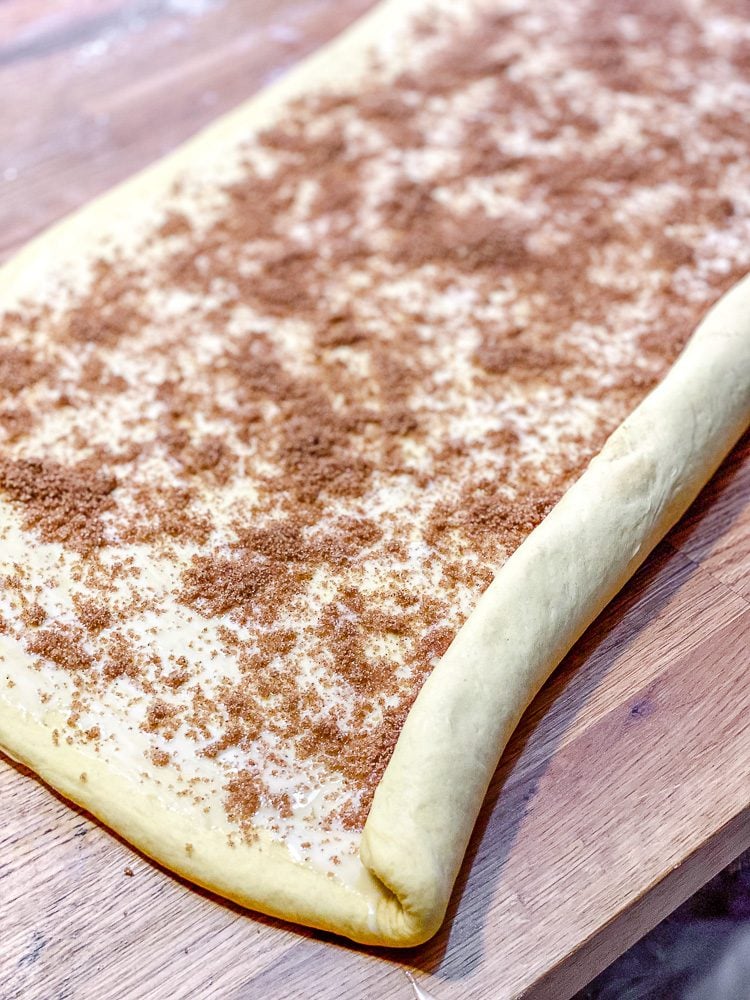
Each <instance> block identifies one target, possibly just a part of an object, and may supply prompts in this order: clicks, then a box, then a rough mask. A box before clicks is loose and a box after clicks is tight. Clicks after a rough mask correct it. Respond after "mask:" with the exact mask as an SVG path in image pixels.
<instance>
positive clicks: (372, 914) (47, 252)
mask: <svg viewBox="0 0 750 1000" xmlns="http://www.w3.org/2000/svg"><path fill="white" fill-rule="evenodd" d="M422 6H423V3H422V0H409V2H408V3H403V2H400V0H386V2H384V3H381V4H379V5H378V6H377V7H376V8H375V9H374V10H373V11H372V12H371V13H370V14H368V15H367V16H365V17H364V18H363V19H361V20H360V21H358V22H357V23H356V24H355V25H354V27H353V28H351V29H349V31H347V32H345V33H344V35H342V36H340V37H339V38H338V39H336V40H335V41H334V42H333V43H331V44H330V45H329V46H326V47H325V48H324V49H323V50H321V51H320V52H318V53H317V54H315V55H314V56H312V57H311V58H309V59H308V60H307V61H305V62H304V63H303V64H302V65H301V66H299V67H298V68H297V69H295V70H293V71H292V72H291V73H290V74H289V75H287V76H286V77H284V78H283V79H282V80H281V81H280V82H279V83H277V84H276V85H274V86H273V87H271V88H269V89H268V90H266V91H264V92H263V93H261V94H260V95H259V96H258V97H255V98H253V99H252V100H250V101H248V102H247V103H246V104H244V105H242V106H241V107H240V108H239V109H237V110H236V111H233V112H231V113H230V114H228V115H226V116H225V117H223V118H221V119H220V120H219V121H218V122H217V123H215V124H214V125H211V126H209V127H208V128H207V129H206V130H204V131H203V132H202V133H200V134H199V135H198V136H197V137H196V138H194V139H192V140H190V141H189V142H187V143H186V144H185V145H183V146H182V147H180V148H179V149H178V150H177V151H176V152H174V153H172V154H170V155H169V156H167V157H166V158H165V159H163V160H161V161H159V162H158V163H157V164H156V165H154V166H152V167H149V168H147V169H146V170H145V171H143V172H142V173H140V174H138V175H137V176H136V177H135V178H133V179H131V180H129V181H126V182H125V183H124V184H122V185H120V186H119V187H117V188H115V189H114V190H113V191H112V192H109V193H107V194H105V195H104V196H102V197H100V198H98V199H96V200H95V201H93V202H91V203H90V204H89V205H88V206H86V207H84V208H83V209H82V210H80V211H79V212H77V213H75V214H74V215H72V216H70V217H69V218H68V219H66V220H64V221H63V222H61V223H59V224H57V225H56V226H53V227H52V228H51V229H50V230H48V231H47V232H46V233H45V234H43V235H42V236H41V237H38V238H37V239H35V240H33V241H32V242H31V243H30V244H28V245H27V246H26V248H25V249H23V250H22V251H21V252H20V253H19V254H17V255H16V256H15V257H14V258H13V259H12V260H11V261H10V262H9V263H7V264H6V265H5V266H4V267H3V268H1V269H0V308H10V307H12V306H13V304H14V303H16V302H18V301H20V300H22V299H23V298H24V296H26V295H28V294H29V293H31V292H32V291H34V290H35V289H38V287H39V282H40V278H41V277H43V276H45V275H47V274H49V275H54V274H55V273H56V271H57V269H58V266H59V262H60V261H65V262H66V267H70V266H72V267H73V268H75V266H76V260H77V259H78V258H80V256H81V252H80V248H81V247H82V246H86V247H90V248H91V249H92V251H93V252H99V251H101V248H102V245H103V241H105V240H106V236H107V234H108V233H117V234H118V236H119V235H120V234H122V233H126V234H127V233H128V232H132V233H133V234H134V235H137V233H138V230H139V225H144V226H145V225H146V224H147V222H148V220H149V218H150V217H153V212H154V210H158V206H159V203H160V201H161V199H162V198H163V196H164V194H165V193H166V192H167V191H168V190H169V189H170V187H171V186H172V184H173V182H174V180H175V178H176V176H177V175H178V174H180V173H182V172H183V171H184V170H185V167H186V166H187V167H188V169H189V172H190V173H191V174H192V175H193V176H197V177H200V176H201V175H202V173H204V172H206V173H210V174H211V175H220V174H221V172H222V171H224V170H226V169H231V161H232V154H233V152H235V151H236V147H237V143H238V141H239V140H241V139H242V138H243V137H244V136H246V135H247V134H248V133H249V132H251V131H253V130H255V129H257V128H261V127H263V126H265V125H267V124H270V123H271V122H272V121H273V120H274V119H275V118H277V117H278V115H279V114H280V113H281V112H283V108H284V106H285V103H286V102H287V101H288V100H289V99H291V98H293V97H294V96H296V95H300V94H303V93H306V92H309V91H310V90H311V89H313V88H319V87H322V88H325V86H326V83H327V82H328V83H329V84H330V83H333V85H336V84H337V83H338V82H339V80H340V78H341V77H344V78H346V79H347V80H351V79H354V78H356V76H357V74H358V73H359V72H360V70H361V67H362V66H363V65H364V58H363V53H364V52H365V50H366V49H368V48H370V46H371V45H372V44H373V43H378V41H379V40H381V39H387V40H388V44H389V45H397V44H399V43H398V41H397V39H398V38H399V35H401V34H403V33H400V32H399V31H398V22H399V21H401V20H402V19H408V18H409V17H410V16H411V14H412V13H413V12H414V11H415V10H419V9H420V8H421V7H422ZM331 67H334V68H335V69H334V72H333V73H332V72H331ZM228 165H229V166H228ZM71 262H72V263H71ZM749 422H750V277H748V278H746V279H744V280H743V281H742V282H740V283H739V284H738V285H736V286H735V287H734V288H733V289H732V290H731V291H730V292H729V293H728V294H726V295H725V296H724V297H723V298H722V299H721V300H720V301H719V303H717V305H715V306H714V308H713V309H712V310H711V311H710V312H709V313H708V315H707V317H706V318H705V319H704V321H703V322H702V323H701V325H700V326H699V327H698V329H697V331H696V332H695V333H694V334H693V336H692V338H691V340H690V341H689V343H688V345H687V346H686V348H685V350H684V351H683V353H682V355H681V356H680V358H679V359H678V360H677V362H676V363H675V365H674V366H673V368H672V369H671V370H670V372H669V373H668V374H667V376H666V377H665V379H664V380H663V381H662V382H661V383H660V385H659V386H657V388H656V389H655V390H654V391H653V392H651V393H650V395H649V396H647V397H646V399H645V400H644V401H643V402H642V403H641V404H640V406H638V407H637V409H636V410H634V411H633V412H632V413H631V414H630V416H629V417H628V418H627V419H626V420H625V421H624V423H623V424H622V425H621V426H620V427H619V428H618V429H617V430H616V431H615V432H614V434H612V436H611V437H610V438H609V440H608V441H607V443H606V444H605V446H604V448H603V449H602V451H601V452H600V453H599V455H598V456H597V457H596V458H595V459H594V460H593V461H592V462H591V464H590V465H589V467H588V469H587V470H586V472H585V473H584V474H583V475H582V476H581V478H580V479H579V480H578V481H577V482H576V483H575V484H574V486H572V487H571V489H570V490H569V491H568V492H567V493H566V494H565V496H564V497H563V498H562V499H561V500H560V502H559V503H558V504H557V506H556V507H555V508H554V509H553V510H552V511H551V512H550V514H549V515H548V516H547V517H546V518H545V520H544V521H543V522H542V523H541V524H540V525H539V526H538V527H537V528H536V529H535V530H534V531H533V532H532V534H531V535H530V536H529V537H528V538H527V539H526V541H525V542H524V543H523V544H522V545H521V546H520V547H519V548H518V549H517V550H516V552H515V553H514V554H513V555H512V556H511V558H510V559H509V560H508V561H507V562H506V563H505V565H504V566H503V567H502V569H501V570H500V572H499V573H498V574H497V576H496V578H495V580H494V581H493V583H492V584H491V585H490V587H489V588H488V589H487V591H486V592H485V594H484V595H483V597H482V598H481V600H480V601H479V602H478V604H477V606H476V608H475V610H474V611H473V613H472V614H471V616H470V618H469V619H468V621H467V622H466V624H465V625H464V627H463V628H462V629H461V630H460V632H459V633H458V635H457V636H456V638H455V639H454V641H453V643H452V645H451V647H450V648H449V650H448V651H447V653H446V654H445V656H444V657H443V658H442V660H441V662H440V663H439V665H438V666H437V667H436V668H435V670H434V671H433V672H432V674H431V675H430V677H429V678H428V680H427V682H426V684H425V685H424V687H423V689H422V691H421V693H420V695H419V697H418V698H417V700H416V702H415V704H414V706H413V708H412V710H411V712H410V714H409V716H408V718H407V720H406V723H405V725H404V728H403V730H402V732H401V735H400V737H399V740H398V742H397V745H396V749H395V752H394V755H393V757H392V759H391V762H390V764H389V766H388V768H387V769H386V772H385V774H384V776H383V779H382V781H381V783H380V785H379V786H378V789H377V791H376V794H375V798H374V802H373V805H372V809H371V812H370V815H369V817H368V820H367V823H366V825H365V828H364V831H363V834H362V841H361V846H360V856H361V859H362V861H363V863H364V865H365V866H366V868H367V869H368V871H369V873H370V875H369V876H368V875H367V873H365V872H363V877H362V879H361V885H359V886H358V887H357V888H356V889H354V888H349V887H347V886H345V885H343V884H342V883H341V882H340V881H338V880H337V879H335V878H329V877H327V876H326V875H325V873H324V872H322V871H319V870H316V869H313V868H311V867H308V866H305V865H303V864H299V863H297V862H295V861H294V860H293V858H292V856H291V855H290V854H289V853H288V851H287V850H286V848H285V847H284V846H283V845H281V844H279V843H275V842H273V841H272V840H271V839H270V838H269V837H267V836H266V835H264V834H263V833H261V834H259V836H258V839H257V840H255V841H254V842H253V843H237V844H236V845H235V846H234V847H231V846H230V845H229V843H228V840H227V833H228V830H227V829H225V828H220V829H216V828H208V827H207V826H206V824H205V822H204V823H202V824H193V823H192V822H191V821H190V818H189V817H188V816H187V815H186V814H185V812H184V809H180V810H178V809H177V808H176V800H175V802H174V803H172V804H171V805H170V797H169V794H168V793H166V792H165V791H164V790H161V791H160V792H159V794H158V795H157V794H155V792H153V791H151V792H149V790H148V789H147V788H145V787H144V786H143V784H142V783H140V782H138V781H137V780H136V779H137V776H130V777H129V776H128V775H127V774H126V773H125V772H122V773H120V772H118V771H116V770H114V769H113V768H112V767H110V766H109V765H105V764H104V763H103V762H102V761H100V760H98V759H97V758H96V755H95V754H94V752H93V750H88V749H87V748H85V747H77V746H69V745H67V744H65V743H64V742H61V743H60V744H59V745H57V746H56V745H54V744H53V739H52V729H53V728H54V722H53V721H52V720H50V719H47V718H45V720H44V721H42V720H40V719H36V718H32V717H30V716H28V715H27V714H26V713H24V712H23V711H21V710H19V709H18V708H16V707H15V706H14V705H12V704H11V703H10V702H9V701H8V700H7V699H6V698H5V696H4V694H3V693H2V692H0V746H2V748H4V749H5V750H6V752H7V753H9V754H10V756H11V757H13V758H14V759H16V760H18V761H21V762H23V763H24V764H26V765H27V766H28V767H30V768H31V769H32V770H34V771H35V772H36V773H37V774H38V775H39V776H40V777H41V778H42V779H43V780H44V781H46V782H47V783H48V784H49V785H51V786H52V787H53V788H55V789H57V790H58V791H59V792H61V793H62V794H63V795H64V796H65V797H66V798H69V799H71V800H73V801H74V802H76V803H78V804H79V805H81V806H83V807H84V808H85V809H87V810H88V811H89V812H91V813H92V814H94V815H95V816H97V817H98V818H99V819H100V820H101V821H102V822H103V823H105V824H106V825H107V826H109V827H111V828H112V829H114V830H116V831H117V832H118V833H119V834H120V835H121V836H123V837H125V838H126V839H127V840H128V841H130V842H131V843H132V844H134V845H135V846H136V847H137V848H139V849H140V850H141V851H143V852H144V853H145V854H147V855H148V856H150V857H152V858H154V859H155V860H156V861H158V862H159V863H161V864H163V865H165V866H166V867H167V868H169V869H171V870H173V871H175V872H178V873H179V874H180V875H183V876H184V877H185V878H187V879H189V880H191V881H193V882H196V883H198V884H200V885H202V886H205V887H206V888H208V889H211V890H213V891H215V892H217V893H219V894H220V895H222V896H225V897H227V898H229V899H232V900H234V901H235V902H238V903H240V904H241V905H243V906H247V907H250V908H252V909H255V910H261V911H263V912H264V913H268V914H271V915H274V916H278V917H283V918H285V919H288V920H293V921H296V922H299V923H303V924H307V925H310V926H313V927H319V928H323V929H327V930H331V931H335V932H337V933H339V934H343V935H346V936H347V937H350V938H353V939H354V940H356V941H359V942H362V943H367V944H379V945H389V946H393V945H396V946H410V945H415V944H418V943H420V942H422V941H425V940H426V939H428V938H429V937H430V936H432V934H434V933H435V931H436V930H437V929H438V927H439V926H440V924H441V922H442V920H443V917H444V915H445V910H446V907H447V904H448V899H449V897H450V893H451V890H452V887H453V883H454V881H455V878H456V875H457V874H458V870H459V867H460V865H461V861H462V858H463V856H464V853H465V850H466V845H467V843H468V840H469V837H470V835H471V831H472V828H473V826H474V822H475V820H476V816H477V814H478V812H479V809H480V807H481V804H482V800H483V798H484V796H485V793H486V790H487V786H488V784H489V782H490V779H491V777H492V774H493V772H494V770H495V768H496V766H497V763H498V760H499V758H500V755H501V752H502V750H503V749H504V747H505V745H506V743H507V741H508V739H509V738H510V735H511V733H512V732H513V730H514V728H515V727H516V725H517V723H518V720H519V719H520V717H521V715H522V714H523V712H524V710H525V708H526V707H527V705H528V704H529V702H530V701H531V700H532V698H533V697H534V695H535V694H536V692H537V691H538V690H539V688H540V687H541V686H542V684H543V683H544V682H545V680H546V679H547V678H548V677H549V675H550V674H551V673H552V671H553V670H554V668H555V667H556V666H557V664H558V663H559V661H560V660H561V659H562V657H563V656H564V655H565V653H566V652H567V650H568V649H569V648H570V647H571V646H572V644H573V643H574V642H575V641H576V639H577V638H578V637H579V636H580V635H581V633H582V632H583V631H584V630H585V629H586V628H587V627H588V626H589V624H590V623H591V622H592V621H593V620H594V618H595V617H596V616H597V615H598V614H599V612H600V611H601V610H602V609H603V608H604V606H605V605H606V604H607V603H608V601H609V600H611V598H612V597H613V596H614V595H615V594H616V593H617V591H618V590H619V589H620V588H621V587H622V586H623V584H624V583H625V581H626V580H627V579H628V578H629V577H630V576H631V575H632V574H633V573H634V572H635V570H636V569H637V567H638V566H639V565H640V564H641V562H642V561H643V560H644V559H645V558H646V556H647V555H648V553H649V552H650V551H651V549H652V548H653V547H654V545H655V544H656V543H657V542H658V541H659V539H660V538H661V537H662V536H663V535H664V534H665V532H666V531H667V530H668V529H669V528H670V527H671V526H672V525H673V524H674V523H675V522H676V521H677V520H678V518H679V517H680V516H681V515H682V514H683V512H684V511H685V510H686V508H687V507H688V506H689V504H690V503H691V502H692V500H693V499H694V498H695V496H696V495H697V493H698V492H699V490H700V489H701V488H702V486H703V485H704V484H705V482H706V481H707V480H708V479H709V477H710V476H711V475H712V474H713V472H714V471H715V469H716V468H717V466H718V465H719V464H720V462H721V461H722V459H723V458H724V456H725V455H726V454H727V452H728V451H729V450H730V449H731V447H732V446H733V445H734V443H735V442H736V441H737V439H738V438H739V437H740V435H741V434H742V432H743V430H744V429H745V427H746V426H747V424H748V423H749ZM1 516H2V510H1V509H0V517H1ZM82 775H85V779H84V778H82ZM188 844H189V845H190V849H189V850H188V848H187V846H186V845H188Z"/></svg>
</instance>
